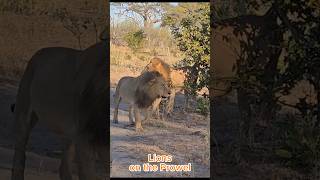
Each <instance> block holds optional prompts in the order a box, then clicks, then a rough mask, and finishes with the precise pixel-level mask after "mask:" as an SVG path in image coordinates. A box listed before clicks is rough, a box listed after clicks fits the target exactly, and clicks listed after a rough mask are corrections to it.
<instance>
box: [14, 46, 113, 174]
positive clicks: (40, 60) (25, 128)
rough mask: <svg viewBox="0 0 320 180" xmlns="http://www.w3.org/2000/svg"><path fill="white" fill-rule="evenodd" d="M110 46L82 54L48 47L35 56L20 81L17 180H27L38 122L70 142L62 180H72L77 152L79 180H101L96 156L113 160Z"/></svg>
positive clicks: (67, 145)
mask: <svg viewBox="0 0 320 180" xmlns="http://www.w3.org/2000/svg"><path fill="white" fill-rule="evenodd" d="M108 43H109V42H108V41H101V42H99V43H97V44H95V45H93V46H91V47H89V48H87V49H85V50H83V51H80V50H75V49H70V48H62V47H52V48H44V49H41V50H39V51H38V52H36V53H35V55H33V57H32V58H31V60H30V61H29V63H28V66H27V68H26V70H25V72H24V75H23V77H22V80H21V82H20V85H19V90H18V94H17V100H16V105H15V110H14V111H15V131H14V133H15V135H16V141H15V153H14V159H13V167H12V176H11V179H12V180H23V179H24V168H25V158H26V156H25V150H26V144H27V141H28V137H29V134H30V131H31V129H32V128H33V127H34V125H35V124H36V123H37V122H39V123H41V124H43V125H45V126H46V127H47V128H48V129H49V130H51V131H53V132H55V133H56V134H57V135H60V136H61V137H62V138H63V140H64V141H65V142H66V146H65V149H64V152H63V157H62V160H61V165H60V179H61V180H71V179H72V161H73V149H74V150H75V153H76V155H77V156H76V157H77V163H78V175H79V179H80V180H95V179H96V173H95V160H96V159H95V155H96V153H97V154H99V155H100V156H103V157H101V158H103V159H104V160H106V161H107V162H108V161H109V148H108V147H107V124H106V123H107V122H106V120H107V111H106V109H107V96H108V83H107V78H106V74H107V67H106V64H107V45H108ZM106 170H107V171H108V170H109V168H106ZM107 173H108V172H107Z"/></svg>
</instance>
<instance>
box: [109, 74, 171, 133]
mask: <svg viewBox="0 0 320 180" xmlns="http://www.w3.org/2000/svg"><path fill="white" fill-rule="evenodd" d="M169 95H170V88H169V87H168V85H167V82H166V81H165V79H164V78H163V77H162V76H161V74H160V73H159V72H157V71H152V72H145V73H142V74H141V75H140V76H138V77H130V76H125V77H122V78H121V79H120V80H119V82H118V85H117V87H116V92H115V94H114V102H115V105H116V106H115V109H114V116H113V122H114V123H118V109H119V104H120V102H121V100H123V101H125V102H126V103H128V104H129V122H130V124H133V117H132V111H133V112H134V116H135V126H136V131H137V132H141V131H143V128H142V126H141V117H140V111H144V112H146V111H147V108H148V107H150V106H151V105H152V103H153V102H154V100H155V99H157V98H166V97H168V96H169ZM148 118H149V113H148V111H147V112H146V115H145V119H148Z"/></svg>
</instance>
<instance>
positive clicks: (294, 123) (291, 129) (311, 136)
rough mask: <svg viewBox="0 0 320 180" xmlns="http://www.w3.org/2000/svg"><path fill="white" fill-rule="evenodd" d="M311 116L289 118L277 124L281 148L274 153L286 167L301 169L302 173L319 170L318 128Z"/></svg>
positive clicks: (319, 131) (319, 137)
mask: <svg viewBox="0 0 320 180" xmlns="http://www.w3.org/2000/svg"><path fill="white" fill-rule="evenodd" d="M315 122H316V118H314V117H312V114H308V115H306V116H305V117H304V118H301V119H297V118H294V117H290V118H289V119H288V120H285V121H284V122H281V123H278V127H279V128H280V129H279V130H280V132H282V133H284V134H283V139H282V145H281V148H279V149H276V151H275V153H276V155H277V156H278V157H280V158H281V159H283V160H284V162H285V164H286V165H287V166H290V167H292V168H298V169H303V170H304V172H307V173H311V172H318V171H319V170H320V169H319V168H320V128H319V127H318V126H316V124H315Z"/></svg>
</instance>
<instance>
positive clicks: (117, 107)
mask: <svg viewBox="0 0 320 180" xmlns="http://www.w3.org/2000/svg"><path fill="white" fill-rule="evenodd" d="M115 98H116V99H115V103H116V106H115V108H114V115H113V122H114V123H116V124H117V123H118V109H119V105H120V101H121V98H120V97H115Z"/></svg>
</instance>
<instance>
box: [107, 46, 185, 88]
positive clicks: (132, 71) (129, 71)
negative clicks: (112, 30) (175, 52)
mask: <svg viewBox="0 0 320 180" xmlns="http://www.w3.org/2000/svg"><path fill="white" fill-rule="evenodd" d="M152 51H153V50H149V49H141V50H139V51H138V52H135V53H134V52H133V51H132V50H131V49H129V48H128V47H124V46H116V45H114V44H110V72H111V74H110V80H111V81H110V82H111V86H114V85H115V84H117V82H118V81H119V79H120V78H121V77H123V76H138V75H139V74H140V73H141V71H142V70H143V69H144V68H145V67H146V65H147V64H148V63H149V61H150V59H151V58H152V57H154V54H153V53H152ZM159 51H161V50H159ZM158 57H160V58H161V59H163V60H164V61H165V62H166V63H168V64H169V65H171V66H172V65H173V64H175V63H176V62H178V61H179V60H180V59H181V57H175V56H171V55H170V54H167V55H162V54H161V53H159V55H158ZM174 74H175V76H174V77H175V78H174V81H175V82H176V83H177V84H180V85H181V84H182V82H183V79H184V75H183V73H182V72H178V71H177V72H175V73H174Z"/></svg>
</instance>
